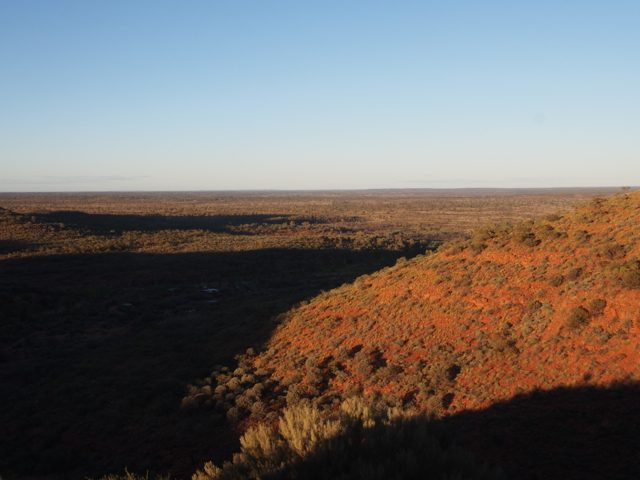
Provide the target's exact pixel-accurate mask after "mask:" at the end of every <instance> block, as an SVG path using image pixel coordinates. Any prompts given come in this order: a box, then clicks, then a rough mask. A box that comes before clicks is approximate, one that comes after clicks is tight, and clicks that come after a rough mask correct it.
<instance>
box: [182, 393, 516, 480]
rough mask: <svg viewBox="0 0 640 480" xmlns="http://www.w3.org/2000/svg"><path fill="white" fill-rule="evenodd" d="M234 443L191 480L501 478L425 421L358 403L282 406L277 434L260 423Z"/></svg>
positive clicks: (419, 416) (411, 413) (423, 417)
mask: <svg viewBox="0 0 640 480" xmlns="http://www.w3.org/2000/svg"><path fill="white" fill-rule="evenodd" d="M241 443H242V451H241V453H237V454H235V455H234V457H233V461H232V462H227V463H225V464H224V465H223V466H222V467H217V466H215V465H213V464H212V463H207V464H206V465H205V466H204V470H201V471H198V472H197V473H196V474H195V475H194V476H193V480H225V479H229V480H230V479H264V480H266V479H294V478H298V479H309V480H313V479H341V480H347V479H352V478H353V479H356V478H357V479H361V478H367V479H372V480H375V479H380V480H383V479H385V480H386V479H390V478H393V479H399V480H400V479H414V478H415V479H453V478H456V479H461V480H462V479H487V480H488V479H501V478H503V476H502V473H501V472H500V471H498V470H493V469H490V468H488V467H487V466H485V465H479V464H477V463H475V462H474V460H473V457H472V456H471V454H470V453H469V452H467V451H466V450H464V449H462V448H460V447H458V446H456V445H455V444H454V443H453V442H452V440H451V439H450V437H449V436H448V435H447V434H446V432H445V431H444V430H443V429H442V426H441V425H440V424H438V423H436V422H434V421H433V420H431V419H430V418H429V417H427V416H426V415H424V414H419V413H417V412H415V411H403V410H402V409H398V408H391V409H387V410H384V411H375V410H374V409H372V408H370V407H368V406H367V405H365V403H364V402H362V401H361V400H359V399H351V400H347V401H346V402H345V403H344V404H343V405H342V407H341V409H340V411H339V412H338V413H337V414H336V415H333V417H330V416H328V415H325V414H323V413H322V412H321V411H320V410H318V409H317V408H316V407H314V406H311V405H310V404H309V403H303V404H301V405H299V406H297V407H291V408H287V409H285V410H284V416H283V418H282V419H281V421H280V424H279V426H278V429H277V430H276V429H273V428H271V427H269V426H265V425H261V426H259V427H257V428H253V429H251V430H249V431H248V432H247V433H245V435H244V436H243V437H242V438H241Z"/></svg>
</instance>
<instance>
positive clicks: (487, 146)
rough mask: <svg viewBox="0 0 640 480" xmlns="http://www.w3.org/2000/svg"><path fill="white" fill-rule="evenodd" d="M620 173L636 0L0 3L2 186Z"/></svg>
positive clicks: (295, 184)
mask: <svg viewBox="0 0 640 480" xmlns="http://www.w3.org/2000/svg"><path fill="white" fill-rule="evenodd" d="M621 185H640V2H639V1H638V0H634V1H606V2H605V1H588V0H580V1H561V0H554V1H535V2H522V1H489V0H484V1H441V2H426V1H420V2H410V1H386V2H381V1H366V2H365V1H362V2H361V1H345V0H341V1H331V0H323V1H317V2H311V1H287V2H285V1H264V0H261V1H242V0H233V1H231V0H228V1H221V0H217V1H215V0H207V1H196V0H191V1H188V2H178V1H175V0H174V1H161V0H154V1H133V0H127V1H115V0H109V1H106V0H102V1H100V0H95V1H84V0H83V1H63V0H58V1H51V0H44V1H32V0H0V191H4V192H10V191H87V190H97V191H101V190H232V189H333V188H345V189H351V188H398V187H399V188H419V187H435V188H444V187H555V186H621Z"/></svg>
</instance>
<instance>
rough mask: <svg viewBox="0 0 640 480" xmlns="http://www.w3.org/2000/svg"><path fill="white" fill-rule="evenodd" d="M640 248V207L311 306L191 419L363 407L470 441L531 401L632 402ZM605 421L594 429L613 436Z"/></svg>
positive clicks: (400, 267) (470, 244)
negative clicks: (351, 401)
mask: <svg viewBox="0 0 640 480" xmlns="http://www.w3.org/2000/svg"><path fill="white" fill-rule="evenodd" d="M639 239H640V193H632V194H625V195H620V196H617V197H615V198H612V199H609V200H604V199H594V200H592V201H590V202H589V203H587V204H585V205H583V206H581V207H578V208H576V209H575V210H574V211H572V212H571V213H567V214H566V215H564V216H562V217H560V216H558V215H548V216H546V217H543V218H541V219H539V220H535V221H527V222H523V223H520V224H517V225H503V226H500V227H495V228H484V229H480V230H478V231H476V232H475V233H474V235H473V237H472V238H471V239H470V240H466V241H459V242H452V243H448V244H445V245H443V246H442V247H441V248H440V249H439V251H438V252H437V253H431V254H427V255H421V256H418V257H416V258H414V259H412V260H408V261H407V260H401V261H399V262H398V263H397V264H396V265H395V266H393V267H389V268H385V269H383V270H381V271H379V272H377V273H375V274H373V275H368V276H363V277H360V278H359V279H358V280H357V281H356V282H355V283H353V284H350V285H343V286H342V287H340V288H338V289H335V290H332V291H330V292H326V293H324V294H322V295H320V296H318V297H316V298H315V299H313V300H312V301H311V302H308V303H306V302H303V304H301V305H299V306H298V307H296V308H295V309H293V310H291V311H290V312H288V313H287V314H285V315H283V316H281V317H280V318H279V319H278V321H279V322H280V325H279V326H278V327H277V329H276V331H275V333H274V334H273V336H272V338H271V339H270V341H269V343H268V345H267V346H266V348H265V350H264V351H262V352H261V353H259V354H257V355H256V354H255V353H254V352H253V351H249V352H248V354H247V355H243V356H240V357H239V361H240V362H239V363H240V365H239V368H238V369H237V370H236V371H234V372H230V371H228V370H227V369H226V368H225V369H219V368H218V369H217V370H216V372H214V374H213V375H212V377H211V379H210V380H208V382H207V383H210V385H206V386H203V385H202V384H201V385H200V387H196V386H194V387H192V390H191V394H190V396H189V397H187V398H185V400H184V405H185V406H188V405H194V404H197V403H200V402H204V403H205V404H208V405H210V406H212V407H214V408H217V409H220V410H226V411H227V415H228V417H229V418H230V419H232V420H238V419H240V420H242V421H243V422H244V424H245V425H246V424H249V423H252V422H253V421H254V420H259V419H261V418H263V417H265V416H266V417H267V418H268V419H269V418H271V419H274V418H275V416H276V415H277V412H279V411H280V409H281V408H282V407H283V406H284V405H286V404H288V405H291V404H296V403H299V402H300V401H301V400H302V399H304V398H305V397H306V398H308V399H309V400H310V401H312V402H314V403H316V404H318V405H321V406H323V408H327V409H330V408H335V407H336V406H337V405H338V404H339V403H341V402H342V401H343V400H344V399H345V398H349V397H352V396H354V395H357V396H362V397H365V398H368V399H369V400H370V401H372V402H374V403H378V404H387V405H396V406H397V405H416V406H417V407H419V408H422V409H426V410H429V411H431V412H432V413H434V414H436V415H443V414H444V415H445V416H447V417H451V418H452V422H453V424H454V426H455V425H458V427H459V428H458V431H467V430H469V428H470V427H469V422H467V424H466V425H463V424H462V423H461V422H457V420H456V416H457V418H462V417H460V413H461V412H464V411H467V412H469V411H480V410H483V409H487V408H489V407H490V406H491V405H496V404H497V403H500V402H501V401H507V400H512V399H513V398H514V397H517V398H519V399H522V400H519V401H520V403H522V402H528V400H527V398H530V397H528V396H527V395H528V394H530V393H532V392H537V394H540V392H541V391H551V390H553V391H562V392H565V391H567V392H569V391H575V392H580V393H579V394H576V398H582V399H584V398H586V397H585V395H587V396H588V395H592V394H591V393H588V394H586V393H584V392H596V393H597V392H600V391H601V390H598V389H601V388H602V387H612V389H613V390H612V391H614V390H615V391H617V392H620V391H622V392H626V391H627V390H620V384H621V383H626V384H628V385H631V384H633V383H635V381H637V380H638V368H637V367H638V360H639V358H640V355H639V353H638V333H639V328H640V320H639V315H638V309H637V306H638V304H639V302H640V268H639V261H638V258H639V256H640V245H639V242H638V240H639ZM567 388H568V389H570V390H566V389H567ZM594 388H595V390H594ZM562 389H565V390H562ZM571 389H573V390H571ZM616 389H617V390H616ZM628 391H630V392H635V390H634V389H633V388H631V389H630V390H628ZM593 395H596V394H595V393H594V394H593ZM593 395H592V396H593ZM598 395H599V394H598ZM616 395H622V394H620V393H617V394H616ZM633 395H634V398H636V397H637V395H636V394H635V393H633ZM556 397H558V398H566V397H567V396H566V395H565V394H562V395H556V396H555V397H554V396H549V397H548V398H556ZM531 398H533V397H531ZM536 398H537V397H536ZM207 399H209V400H207ZM542 403H543V404H544V405H546V406H545V407H544V408H548V409H551V410H554V409H556V406H554V405H552V403H553V402H551V403H549V405H547V402H546V400H545V401H544V402H542ZM514 405H515V404H514ZM533 405H535V402H534V403H533ZM523 408H525V410H524V411H527V410H526V408H528V407H523ZM535 408H538V407H535ZM571 408H573V407H571ZM600 411H601V407H598V409H597V412H595V413H594V412H591V413H588V416H591V417H593V418H595V417H598V419H597V422H600V421H602V422H604V423H603V425H602V426H601V425H599V424H598V425H596V427H597V428H599V429H605V430H606V429H608V428H609V429H610V425H606V422H607V421H608V420H607V419H604V420H603V419H602V418H600V417H601V415H600ZM496 412H497V413H495V414H494V413H491V412H490V413H489V414H490V415H492V416H495V415H497V416H498V417H499V416H500V415H501V413H500V412H499V411H498V410H496ZM585 415H587V414H585ZM594 415H595V417H594ZM543 416H544V415H543ZM474 421H475V420H474ZM594 421H595V420H594ZM456 422H457V423H456ZM482 422H485V419H482V421H480V422H476V423H478V425H480V424H481V423H482ZM597 422H596V423H597ZM530 423H531V421H530ZM534 423H535V422H534ZM547 423H548V422H547ZM570 423H574V419H571V422H570ZM505 428H507V427H505ZM527 428H529V429H533V430H530V431H534V430H535V428H537V427H535V426H533V425H530V426H528V427H527ZM544 428H548V425H546V427H544ZM563 428H564V427H563ZM567 428H568V427H567ZM588 428H591V427H590V426H589V427H588ZM594 428H595V427H594ZM473 429H475V427H473V428H471V430H473ZM476 430H478V432H476V433H474V434H472V435H471V436H472V437H473V435H476V434H477V435H480V434H482V435H484V433H480V430H481V429H480V428H478V429H476ZM594 431H595V430H594ZM599 431H600V430H597V431H596V433H597V435H596V437H597V436H598V435H600V433H598V432H599ZM603 431H604V430H603ZM607 431H608V430H607ZM525 433H526V432H524V433H522V432H521V435H525ZM477 435H476V436H477ZM500 435H501V434H500ZM538 437H539V438H546V437H545V435H544V432H540V435H538ZM538 437H536V438H538ZM594 438H595V437H594ZM473 442H476V443H477V442H478V439H477V438H475V439H473V438H472V443H473ZM625 442H626V441H625ZM480 443H482V441H480ZM484 443H486V442H484ZM538 443H540V442H538ZM543 443H544V442H542V443H541V444H540V445H539V447H540V451H544V448H543V447H544V445H542V444H543ZM592 447H593V445H591V446H590V447H589V448H592ZM487 448H488V447H487ZM527 448H529V447H527ZM476 450H478V449H476ZM479 450H482V447H481V448H480V449H479ZM484 450H485V451H484V452H483V454H486V453H489V454H490V453H491V452H488V451H487V449H484ZM489 450H490V448H489ZM583 454H585V455H587V456H589V454H590V452H589V451H586V450H585V451H584V452H583ZM489 457H491V455H489ZM494 458H495V457H494ZM503 458H504V457H503ZM547 463H548V461H547ZM549 465H550V464H549ZM574 470H575V468H574ZM513 471H517V469H514V470H513ZM519 473H523V472H519ZM547 473H548V472H547ZM556 473H559V472H556ZM565 473H567V471H566V470H565V471H564V473H563V474H565ZM525 476H526V475H525ZM523 478H524V477H523ZM527 478H529V477H527ZM531 478H533V477H531ZM549 478H550V477H549ZM576 478H578V477H576ZM594 478H595V477H594Z"/></svg>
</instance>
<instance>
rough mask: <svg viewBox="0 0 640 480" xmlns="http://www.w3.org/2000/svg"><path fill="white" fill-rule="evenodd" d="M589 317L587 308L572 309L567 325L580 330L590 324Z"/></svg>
mask: <svg viewBox="0 0 640 480" xmlns="http://www.w3.org/2000/svg"><path fill="white" fill-rule="evenodd" d="M589 316H590V314H589V311H588V310H587V309H586V308H584V307H575V308H572V309H571V312H570V313H569V317H567V320H566V322H565V323H566V325H567V326H568V327H569V328H572V329H574V328H579V327H581V326H583V325H586V324H587V323H588V322H589Z"/></svg>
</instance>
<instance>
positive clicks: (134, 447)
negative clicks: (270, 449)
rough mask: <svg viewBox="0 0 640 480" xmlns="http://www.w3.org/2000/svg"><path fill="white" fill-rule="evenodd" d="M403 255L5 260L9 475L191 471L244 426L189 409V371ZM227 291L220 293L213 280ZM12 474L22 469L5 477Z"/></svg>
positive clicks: (2, 372) (264, 335) (230, 353)
mask: <svg viewBox="0 0 640 480" xmlns="http://www.w3.org/2000/svg"><path fill="white" fill-rule="evenodd" d="M401 255H404V253H402V252H388V251H376V252H353V251H346V250H283V249H271V250H261V251H249V252H225V253H211V252H209V253H202V252H200V253H179V254H139V253H104V254H89V255H86V254H85V255H51V256H40V257H23V258H12V259H5V260H2V261H1V262H0V264H1V265H0V267H1V268H0V329H1V332H2V335H1V336H0V357H1V358H0V384H1V385H2V386H3V388H2V391H3V394H2V395H1V396H0V425H2V426H3V434H2V435H1V436H0V472H2V473H3V474H5V475H8V474H10V473H12V474H15V475H16V476H17V477H19V478H22V477H24V476H28V475H36V477H41V476H45V475H49V474H51V475H54V476H53V477H47V478H49V479H51V478H85V477H87V476H89V477H95V478H98V477H100V476H101V475H104V474H107V473H115V472H122V471H123V469H124V467H128V468H130V469H131V470H134V471H138V472H144V471H146V470H150V471H151V472H152V473H153V472H154V471H155V472H161V473H167V472H171V473H172V475H173V476H177V477H178V478H180V477H183V478H188V477H190V475H191V473H192V472H193V471H194V470H195V469H196V468H197V467H199V466H201V465H202V463H203V462H204V461H208V460H214V461H216V462H221V461H222V460H224V459H227V458H229V456H230V454H231V453H232V452H233V451H234V450H236V449H237V448H238V444H237V439H238V437H237V434H236V433H234V432H232V431H230V430H229V427H228V426H227V425H226V424H224V423H221V419H220V418H217V417H216V416H214V415H212V414H211V412H209V413H207V414H206V415H199V414H193V413H190V412H185V411H184V410H181V409H179V405H180V402H181V399H182V397H183V396H184V395H185V393H186V387H187V384H188V383H189V382H193V381H195V380H196V379H198V378H203V377H205V376H207V375H208V374H210V373H211V371H212V369H213V366H214V365H216V364H218V363H220V364H226V365H233V357H234V355H236V354H238V353H241V352H244V351H245V350H246V349H247V348H248V347H254V348H256V347H257V348H259V347H260V346H261V345H262V344H263V343H264V342H265V340H267V339H268V338H269V336H270V334H271V332H272V330H273V328H275V326H276V325H275V324H274V322H273V321H272V319H273V318H274V316H276V315H278V314H279V313H282V312H285V311H287V310H289V309H290V308H291V306H292V305H293V304H295V303H297V302H299V301H301V300H304V299H307V298H310V297H313V296H314V295H316V294H318V293H319V292H320V291H321V290H329V289H331V288H334V287H337V286H339V285H341V284H343V283H345V282H351V281H353V280H354V279H355V278H356V277H358V276H360V275H362V274H365V273H371V272H374V271H376V270H378V269H380V268H383V267H384V266H387V265H391V264H393V263H395V260H396V259H397V258H398V257H399V256H401ZM204 287H209V288H217V289H218V290H219V293H216V292H206V291H203V288H204ZM8 478H12V477H10V476H9V477H8Z"/></svg>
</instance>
